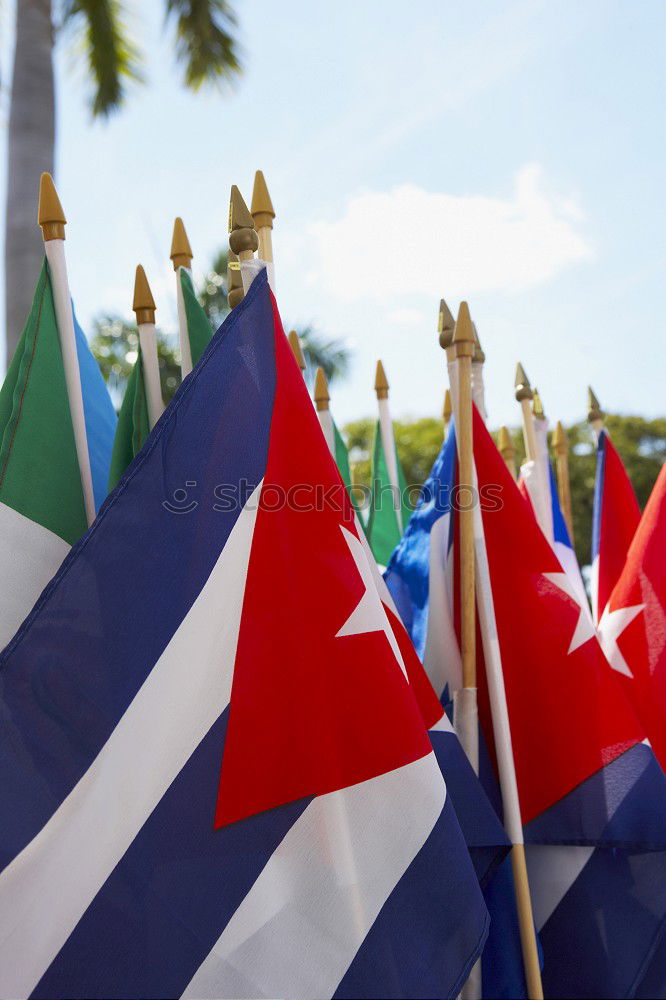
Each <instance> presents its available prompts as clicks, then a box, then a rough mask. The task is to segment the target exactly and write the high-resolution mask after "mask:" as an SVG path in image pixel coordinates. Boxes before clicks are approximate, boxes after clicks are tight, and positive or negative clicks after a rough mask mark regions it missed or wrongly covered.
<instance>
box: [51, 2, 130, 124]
mask: <svg viewBox="0 0 666 1000" xmlns="http://www.w3.org/2000/svg"><path fill="white" fill-rule="evenodd" d="M124 14H125V8H124V4H123V3H122V0H67V2H66V3H65V4H64V8H63V16H62V23H63V25H71V27H72V28H73V29H74V30H75V31H78V32H80V34H81V36H82V43H83V50H84V53H85V57H86V59H87V62H88V69H89V71H90V77H91V79H92V84H93V92H92V96H91V99H90V107H91V110H92V113H93V115H94V116H95V117H97V116H100V117H103V118H105V117H107V116H108V115H110V114H111V113H112V112H114V111H116V110H117V109H118V108H119V107H120V106H121V105H122V103H123V101H124V99H125V93H126V85H127V83H129V82H132V81H134V82H136V81H141V80H142V75H141V61H142V60H141V53H140V51H139V49H138V48H137V46H136V45H135V44H134V42H132V40H131V39H130V37H129V34H128V32H127V29H126V27H125V23H124Z"/></svg>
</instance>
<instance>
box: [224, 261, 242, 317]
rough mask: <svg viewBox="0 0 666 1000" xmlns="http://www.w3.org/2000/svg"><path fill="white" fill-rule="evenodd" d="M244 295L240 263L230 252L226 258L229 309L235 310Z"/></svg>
mask: <svg viewBox="0 0 666 1000" xmlns="http://www.w3.org/2000/svg"><path fill="white" fill-rule="evenodd" d="M244 294H245V293H244V292H243V279H242V278H241V272H240V261H239V260H238V257H237V256H236V254H235V253H234V252H233V250H230V251H229V255H228V257H227V302H228V303H229V308H230V309H235V308H236V306H237V305H238V303H239V302H242V301H243V295H244Z"/></svg>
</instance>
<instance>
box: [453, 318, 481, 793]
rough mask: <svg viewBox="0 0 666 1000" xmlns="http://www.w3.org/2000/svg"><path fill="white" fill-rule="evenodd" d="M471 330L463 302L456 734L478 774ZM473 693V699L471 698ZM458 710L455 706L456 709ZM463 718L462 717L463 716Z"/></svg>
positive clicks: (456, 343) (456, 335)
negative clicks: (465, 721) (470, 704)
mask: <svg viewBox="0 0 666 1000" xmlns="http://www.w3.org/2000/svg"><path fill="white" fill-rule="evenodd" d="M474 347H475V344H474V328H473V326H472V320H471V317H470V314H469V308H468V305H467V303H466V302H461V303H460V309H459V311H458V319H457V320H456V324H455V328H454V331H453V337H452V340H451V349H452V351H453V355H454V358H455V367H456V383H457V394H458V406H457V411H456V442H457V447H458V467H459V478H458V498H459V509H458V520H459V525H460V536H459V537H460V645H461V655H462V682H463V692H462V695H463V698H468V699H470V700H472V699H473V701H474V711H473V713H472V714H473V725H469V726H468V725H463V726H462V727H461V730H460V732H459V737H460V741H461V743H462V744H463V749H464V750H465V752H466V753H467V756H468V758H469V761H470V763H471V764H472V766H473V767H474V770H475V771H476V773H477V774H478V770H479V766H478V765H479V760H478V733H477V720H476V600H475V578H474V573H475V569H474V498H475V496H476V491H475V486H474V440H473V434H472V358H473V356H474ZM472 692H473V695H472ZM457 707H458V706H456V709H457ZM463 714H464V713H463Z"/></svg>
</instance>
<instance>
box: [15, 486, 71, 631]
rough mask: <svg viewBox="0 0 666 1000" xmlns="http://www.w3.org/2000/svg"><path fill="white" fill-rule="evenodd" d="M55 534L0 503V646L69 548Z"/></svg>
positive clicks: (20, 619) (27, 609) (26, 612)
mask: <svg viewBox="0 0 666 1000" xmlns="http://www.w3.org/2000/svg"><path fill="white" fill-rule="evenodd" d="M69 548H70V547H69V545H68V543H67V542H65V541H64V540H63V539H62V538H60V537H59V536H58V535H56V534H54V533H53V532H52V531H49V529H48V528H44V527H42V525H41V524H37V522H36V521H31V520H30V518H29V517H26V516H25V515H24V514H19V512H18V511H17V510H14V508H13V507H8V506H7V505H6V504H4V503H0V580H2V597H1V599H0V649H4V647H5V646H6V645H7V643H8V642H9V640H10V639H11V638H12V636H13V635H14V633H15V632H16V630H17V629H18V627H19V625H20V624H21V622H22V621H23V620H24V618H26V617H27V615H28V613H29V612H30V611H31V610H32V607H33V605H34V603H35V601H36V600H37V598H38V597H39V595H40V594H41V592H42V590H43V589H44V587H45V586H46V584H47V583H48V582H49V580H50V579H51V577H52V576H53V575H54V574H55V572H56V570H57V569H58V568H59V566H60V564H61V563H62V561H63V559H64V558H65V556H66V555H67V553H68V552H69Z"/></svg>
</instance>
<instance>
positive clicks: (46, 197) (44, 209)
mask: <svg viewBox="0 0 666 1000" xmlns="http://www.w3.org/2000/svg"><path fill="white" fill-rule="evenodd" d="M37 222H38V223H39V225H40V226H41V229H42V238H43V240H44V242H45V243H48V242H49V240H64V238H65V223H66V222H67V219H66V218H65V213H64V211H63V208H62V205H61V204H60V198H59V197H58V192H57V191H56V187H55V184H54V183H53V178H52V177H51V174H46V173H44V174H42V176H41V179H40V182H39V206H38V208H37Z"/></svg>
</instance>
